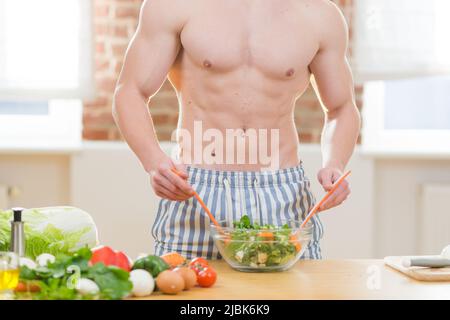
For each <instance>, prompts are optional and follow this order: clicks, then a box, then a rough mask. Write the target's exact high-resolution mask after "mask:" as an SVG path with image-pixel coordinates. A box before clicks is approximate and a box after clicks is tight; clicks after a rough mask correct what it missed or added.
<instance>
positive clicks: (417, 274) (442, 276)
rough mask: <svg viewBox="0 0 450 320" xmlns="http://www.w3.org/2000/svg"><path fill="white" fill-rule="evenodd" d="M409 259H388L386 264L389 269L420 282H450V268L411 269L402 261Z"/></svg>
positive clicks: (385, 261)
mask: <svg viewBox="0 0 450 320" xmlns="http://www.w3.org/2000/svg"><path fill="white" fill-rule="evenodd" d="M404 258H408V257H386V258H384V263H385V264H386V265H388V266H389V267H391V268H393V269H395V270H397V271H400V272H401V273H403V274H405V275H407V276H408V277H411V278H413V279H415V280H419V281H450V267H446V268H424V267H409V268H406V267H404V266H403V264H402V260H403V259H404Z"/></svg>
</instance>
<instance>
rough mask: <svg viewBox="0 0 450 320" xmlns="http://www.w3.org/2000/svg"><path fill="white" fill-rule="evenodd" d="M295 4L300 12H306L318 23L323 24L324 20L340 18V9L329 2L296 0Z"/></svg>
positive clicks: (323, 0)
mask: <svg viewBox="0 0 450 320" xmlns="http://www.w3.org/2000/svg"><path fill="white" fill-rule="evenodd" d="M297 4H298V5H299V8H300V9H301V10H302V11H304V10H307V11H308V13H309V14H311V15H312V16H313V18H315V19H317V20H318V21H319V22H324V20H325V19H332V20H335V19H340V18H341V17H342V11H341V9H340V8H339V6H338V5H337V4H336V3H335V2H334V1H331V0H297Z"/></svg>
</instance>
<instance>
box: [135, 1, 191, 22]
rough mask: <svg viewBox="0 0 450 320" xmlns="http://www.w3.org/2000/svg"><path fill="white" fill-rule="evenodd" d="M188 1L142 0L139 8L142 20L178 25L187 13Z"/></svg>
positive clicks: (185, 17)
mask: <svg viewBox="0 0 450 320" xmlns="http://www.w3.org/2000/svg"><path fill="white" fill-rule="evenodd" d="M188 4H189V1H186V0H144V2H143V4H142V8H141V19H142V21H144V22H146V21H149V20H151V21H154V22H159V23H162V24H165V25H167V24H169V25H173V26H175V27H176V26H179V25H182V24H183V23H184V21H185V20H186V19H187V16H188V14H189V10H188V9H189V5H188Z"/></svg>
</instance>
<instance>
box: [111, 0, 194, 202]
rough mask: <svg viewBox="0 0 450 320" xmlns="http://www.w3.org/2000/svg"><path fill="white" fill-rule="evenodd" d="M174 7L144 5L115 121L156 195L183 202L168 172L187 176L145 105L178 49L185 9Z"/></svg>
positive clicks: (163, 0) (183, 189) (186, 192)
mask: <svg viewBox="0 0 450 320" xmlns="http://www.w3.org/2000/svg"><path fill="white" fill-rule="evenodd" d="M177 6H179V3H178V1H177V0H171V1H167V0H151V1H145V2H144V4H143V6H142V9H141V15H140V20H139V26H138V29H137V31H136V34H135V35H134V37H133V39H132V41H131V43H130V46H129V48H128V50H127V53H126V57H125V61H124V65H123V69H122V72H121V74H120V77H119V80H118V83H117V87H116V91H115V94H114V105H113V115H114V119H115V121H116V123H117V125H118V127H119V128H120V130H121V132H122V134H123V136H124V138H125V140H126V141H127V143H128V144H129V145H130V147H131V149H132V150H133V151H134V153H135V154H136V155H137V156H138V158H139V160H140V161H141V163H142V165H143V166H144V168H145V170H146V171H147V172H148V173H151V176H152V179H151V182H152V185H153V188H154V190H155V192H156V194H157V195H159V196H161V197H164V198H168V199H171V200H185V199H186V198H188V197H190V195H191V193H192V189H191V188H190V187H189V186H188V184H187V183H186V181H184V180H183V179H181V178H179V177H177V176H176V175H175V174H174V173H173V172H171V170H170V169H171V168H172V167H174V166H176V167H177V168H178V169H179V171H181V172H184V171H185V170H184V168H183V167H181V166H177V165H175V164H174V163H173V162H172V161H171V159H170V158H169V157H168V156H166V155H165V154H164V152H163V151H162V150H161V147H160V145H159V143H158V139H157V136H156V133H155V129H154V126H153V122H152V119H151V116H150V113H149V110H148V106H147V102H148V99H149V98H150V97H151V96H153V95H154V94H155V93H156V92H157V91H158V90H159V89H160V87H161V85H162V84H163V83H164V81H165V79H166V77H167V74H168V72H169V70H170V68H171V66H172V64H173V63H174V61H175V59H176V57H177V55H178V52H179V49H180V41H179V32H180V31H181V29H182V26H183V23H184V16H183V14H182V12H183V8H179V7H178V8H177ZM184 173H185V172H184ZM184 178H186V176H185V177H184Z"/></svg>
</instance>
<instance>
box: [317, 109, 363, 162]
mask: <svg viewBox="0 0 450 320" xmlns="http://www.w3.org/2000/svg"><path fill="white" fill-rule="evenodd" d="M360 127H361V118H360V114H359V111H358V109H357V108H356V106H355V104H354V103H353V102H349V103H347V104H345V105H343V106H341V107H339V108H334V109H333V110H331V111H329V112H328V113H327V114H326V119H325V126H324V129H323V132H322V157H323V160H322V165H323V167H328V168H336V169H339V170H340V171H343V170H344V169H345V167H346V165H347V163H348V161H349V160H350V157H351V155H352V153H353V151H354V148H355V145H356V143H357V140H358V136H359V132H360Z"/></svg>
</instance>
